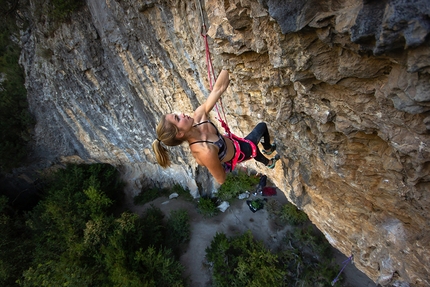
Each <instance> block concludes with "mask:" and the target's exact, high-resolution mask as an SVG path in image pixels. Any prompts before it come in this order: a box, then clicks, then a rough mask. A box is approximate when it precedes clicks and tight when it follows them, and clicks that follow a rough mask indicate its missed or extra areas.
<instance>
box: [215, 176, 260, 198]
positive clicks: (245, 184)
mask: <svg viewBox="0 0 430 287" xmlns="http://www.w3.org/2000/svg"><path fill="white" fill-rule="evenodd" d="M259 181H260V179H259V177H255V176H250V175H248V174H247V173H246V172H244V171H240V170H239V171H238V172H237V173H228V174H227V178H226V180H225V182H224V184H223V185H221V187H220V188H219V190H218V195H217V196H218V198H219V199H220V200H222V201H229V200H231V199H233V198H236V197H237V196H239V194H241V193H243V192H245V191H249V190H252V189H254V188H255V186H256V185H257V184H258V182H259Z"/></svg>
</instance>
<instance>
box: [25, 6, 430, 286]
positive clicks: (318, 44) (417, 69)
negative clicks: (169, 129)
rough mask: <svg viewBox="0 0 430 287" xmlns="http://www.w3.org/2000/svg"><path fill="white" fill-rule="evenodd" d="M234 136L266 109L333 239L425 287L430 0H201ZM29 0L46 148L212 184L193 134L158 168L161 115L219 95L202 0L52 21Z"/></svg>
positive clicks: (133, 185) (71, 158) (382, 277)
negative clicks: (209, 64)
mask: <svg viewBox="0 0 430 287" xmlns="http://www.w3.org/2000/svg"><path fill="white" fill-rule="evenodd" d="M202 2H203V3H202V7H203V9H202V12H203V15H204V18H205V22H206V24H207V27H208V35H209V43H210V47H211V52H212V55H213V61H214V66H215V68H216V70H217V71H219V70H220V69H221V68H226V69H228V70H229V71H230V75H231V76H230V78H231V85H230V88H229V89H228V91H227V93H226V94H225V96H224V98H223V103H224V107H225V108H226V111H227V120H228V123H229V125H230V127H231V128H232V130H233V131H234V132H235V133H237V134H239V135H246V134H247V132H249V131H250V129H251V128H252V127H253V126H254V125H255V124H256V123H258V122H259V121H265V122H267V123H268V125H269V127H270V130H271V133H272V135H273V136H274V137H275V139H276V141H277V143H278V152H279V153H280V154H281V155H282V157H283V158H282V163H281V164H278V166H277V167H276V168H275V170H273V171H269V170H267V169H265V168H264V167H263V166H261V165H260V164H258V163H255V162H252V161H249V162H247V163H246V164H245V165H246V166H247V167H249V168H252V169H255V170H257V171H259V172H264V173H266V174H267V175H268V176H269V177H270V178H271V179H272V180H273V181H274V182H275V184H276V185H277V186H278V187H279V188H280V189H281V190H283V192H284V193H285V194H286V196H287V197H288V198H289V199H290V200H291V201H292V202H293V203H294V204H296V205H297V206H298V207H299V208H301V209H302V210H304V211H305V212H306V213H307V214H308V215H309V217H310V219H311V220H312V221H313V222H314V223H315V224H316V226H317V227H318V228H319V229H320V230H321V231H322V232H323V233H324V234H325V236H326V238H327V239H328V240H329V241H330V243H331V244H332V245H333V246H335V247H336V248H338V249H339V250H341V251H342V252H343V253H344V254H346V255H348V256H349V255H351V254H353V255H354V257H355V264H356V266H357V267H358V268H359V269H360V270H362V271H363V272H365V273H366V274H367V275H368V276H369V277H370V278H372V279H373V280H374V281H375V282H378V283H380V284H382V285H389V284H401V283H403V284H409V285H410V286H430V281H429V274H430V272H429V271H430V270H429V266H430V251H429V248H430V241H429V238H430V226H429V222H430V216H429V206H430V195H429V190H430V183H429V181H430V176H429V171H430V164H429V162H430V149H429V145H430V140H429V139H430V136H429V129H430V96H429V95H430V93H429V92H428V91H429V90H430V89H429V88H430V75H429V71H430V68H429V67H430V57H429V56H430V49H429V41H428V39H429V31H430V20H429V19H430V18H429V16H430V3H429V2H428V1H426V0H421V1H420V0H414V1H406V0H405V1H401V0H391V1H388V0H385V1H359V0H356V1H354V0H351V1H325V2H321V1H304V0H303V1H275V0H267V1H264V0H260V1H257V0H255V1H252V0H248V1H247V0H242V1H239V0H229V1H219V0H208V1H202ZM31 3H32V7H33V9H32V11H30V14H29V18H30V19H31V20H32V25H31V26H30V29H29V30H28V31H26V32H25V33H24V34H23V39H22V40H23V48H24V49H23V54H22V57H21V62H22V64H23V65H24V67H25V71H26V83H27V88H28V92H29V102H30V107H31V110H32V112H33V113H34V114H35V116H36V119H37V126H36V129H35V134H34V139H35V155H37V156H38V157H39V158H40V159H42V160H45V161H51V162H54V161H56V160H57V159H60V160H61V161H63V162H106V163H110V164H113V165H115V166H117V167H118V168H119V169H120V170H121V171H122V172H123V176H124V178H125V179H126V180H127V181H128V183H129V186H128V189H129V192H130V193H133V194H137V193H138V192H139V191H140V188H141V187H142V186H145V185H148V184H158V185H170V184H172V183H180V184H182V185H184V186H187V187H189V188H190V190H191V191H192V193H193V194H194V195H195V196H198V188H197V187H198V186H199V187H200V192H208V191H210V190H212V189H213V188H214V186H213V184H212V182H211V181H210V176H208V174H207V173H206V171H205V169H204V168H199V167H198V166H197V165H196V163H195V162H194V161H193V159H192V157H190V155H189V153H188V148H187V147H186V146H182V147H177V148H172V149H171V151H172V156H173V162H174V165H173V166H172V168H170V169H166V170H163V169H161V168H160V167H159V166H158V165H157V164H156V161H155V158H154V155H153V153H152V149H151V143H152V141H153V140H154V138H155V134H154V129H155V125H156V123H157V121H158V119H159V117H160V115H162V114H164V113H169V112H175V111H182V112H185V113H191V112H192V110H193V109H194V108H195V107H196V106H197V105H198V104H199V103H201V102H203V101H204V99H205V96H206V95H207V94H208V88H209V84H208V82H207V70H206V64H205V49H204V42H203V37H201V34H200V32H201V25H202V21H201V18H200V15H201V13H200V9H199V6H198V5H197V4H198V3H199V2H197V1H167V0H166V1H143V0H141V1H106V0H88V1H87V2H86V6H85V8H84V9H82V10H81V11H79V12H77V13H76V14H74V15H73V16H72V18H71V20H70V21H69V22H68V23H64V24H61V25H55V23H51V22H50V21H49V19H48V18H47V17H46V15H44V14H43V13H40V12H38V9H37V7H38V6H37V3H36V1H33V2H31Z"/></svg>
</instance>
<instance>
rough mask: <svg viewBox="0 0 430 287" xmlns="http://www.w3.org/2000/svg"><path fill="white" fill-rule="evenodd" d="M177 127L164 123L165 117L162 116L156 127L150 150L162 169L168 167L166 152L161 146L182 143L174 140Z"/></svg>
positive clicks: (168, 159)
mask: <svg viewBox="0 0 430 287" xmlns="http://www.w3.org/2000/svg"><path fill="white" fill-rule="evenodd" d="M178 131H179V130H178V127H177V126H175V125H174V124H171V123H169V122H167V121H166V115H163V116H162V117H161V119H160V122H159V123H158V125H157V128H156V132H157V139H155V140H154V142H153V143H152V149H153V150H154V153H155V158H156V159H157V162H158V164H159V165H161V166H162V167H163V168H166V167H168V166H170V164H171V161H170V158H169V153H168V150H167V149H166V148H165V147H164V146H163V144H164V145H166V146H177V145H180V144H182V143H183V140H179V139H177V138H176V134H177V133H178Z"/></svg>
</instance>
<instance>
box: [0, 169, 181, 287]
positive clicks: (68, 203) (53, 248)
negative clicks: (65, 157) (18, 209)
mask: <svg viewBox="0 0 430 287" xmlns="http://www.w3.org/2000/svg"><path fill="white" fill-rule="evenodd" d="M47 185H48V191H47V192H46V193H45V194H44V198H43V199H42V200H41V202H39V204H38V205H37V206H36V208H35V209H34V210H33V211H32V212H31V214H30V217H29V220H28V221H27V223H28V226H29V227H30V228H31V231H32V233H33V238H34V246H36V248H34V249H33V250H32V251H31V252H28V254H27V257H26V261H24V262H27V265H26V266H24V267H25V268H27V270H26V271H24V272H23V276H22V278H15V280H16V279H19V284H20V285H22V286H184V279H183V278H182V277H181V272H182V270H183V267H182V266H181V265H180V263H179V261H178V259H177V258H175V257H174V256H173V255H172V252H171V250H170V249H166V247H165V246H167V238H168V236H167V232H166V230H167V229H166V224H165V223H164V221H163V219H164V215H163V213H162V212H161V210H160V209H158V208H154V207H152V208H149V209H147V210H146V211H145V212H144V214H143V215H142V216H141V217H139V216H138V215H136V214H133V213H129V212H124V213H121V214H120V215H119V216H116V215H115V212H114V211H115V210H113V209H112V207H113V206H114V205H115V202H116V200H117V199H118V194H122V192H120V190H116V188H119V187H121V188H122V187H123V185H122V183H121V181H120V179H119V175H118V173H116V172H115V169H114V168H113V167H111V166H108V165H91V166H84V165H80V166H76V165H71V166H68V167H67V169H65V170H59V171H57V172H56V173H55V174H53V175H52V176H51V177H50V180H49V181H48V183H47ZM185 221H186V218H185V217H184V216H183V215H181V216H179V219H178V222H179V223H176V224H172V226H174V228H173V231H174V232H173V233H174V234H175V236H178V238H180V237H181V236H182V239H184V238H186V232H185V231H184V230H178V228H179V229H180V228H184V226H186V222H185ZM179 235H180V236H179ZM18 246H19V245H18ZM0 247H2V246H0ZM0 251H1V248H0ZM0 263H1V262H0ZM0 268H1V269H0V275H1V274H3V273H5V271H8V270H7V269H5V268H3V266H2V265H0ZM0 279H1V277H0ZM148 284H149V285H148ZM151 284H152V285H151Z"/></svg>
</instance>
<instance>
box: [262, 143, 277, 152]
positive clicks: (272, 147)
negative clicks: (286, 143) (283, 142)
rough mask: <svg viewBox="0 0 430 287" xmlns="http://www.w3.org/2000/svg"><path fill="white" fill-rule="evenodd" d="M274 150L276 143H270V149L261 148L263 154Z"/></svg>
mask: <svg viewBox="0 0 430 287" xmlns="http://www.w3.org/2000/svg"><path fill="white" fill-rule="evenodd" d="M275 150H276V144H275V143H272V146H271V147H270V149H269V150H265V149H263V150H262V152H263V153H264V154H267V155H271V154H272V153H273V152H274V151H275Z"/></svg>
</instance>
